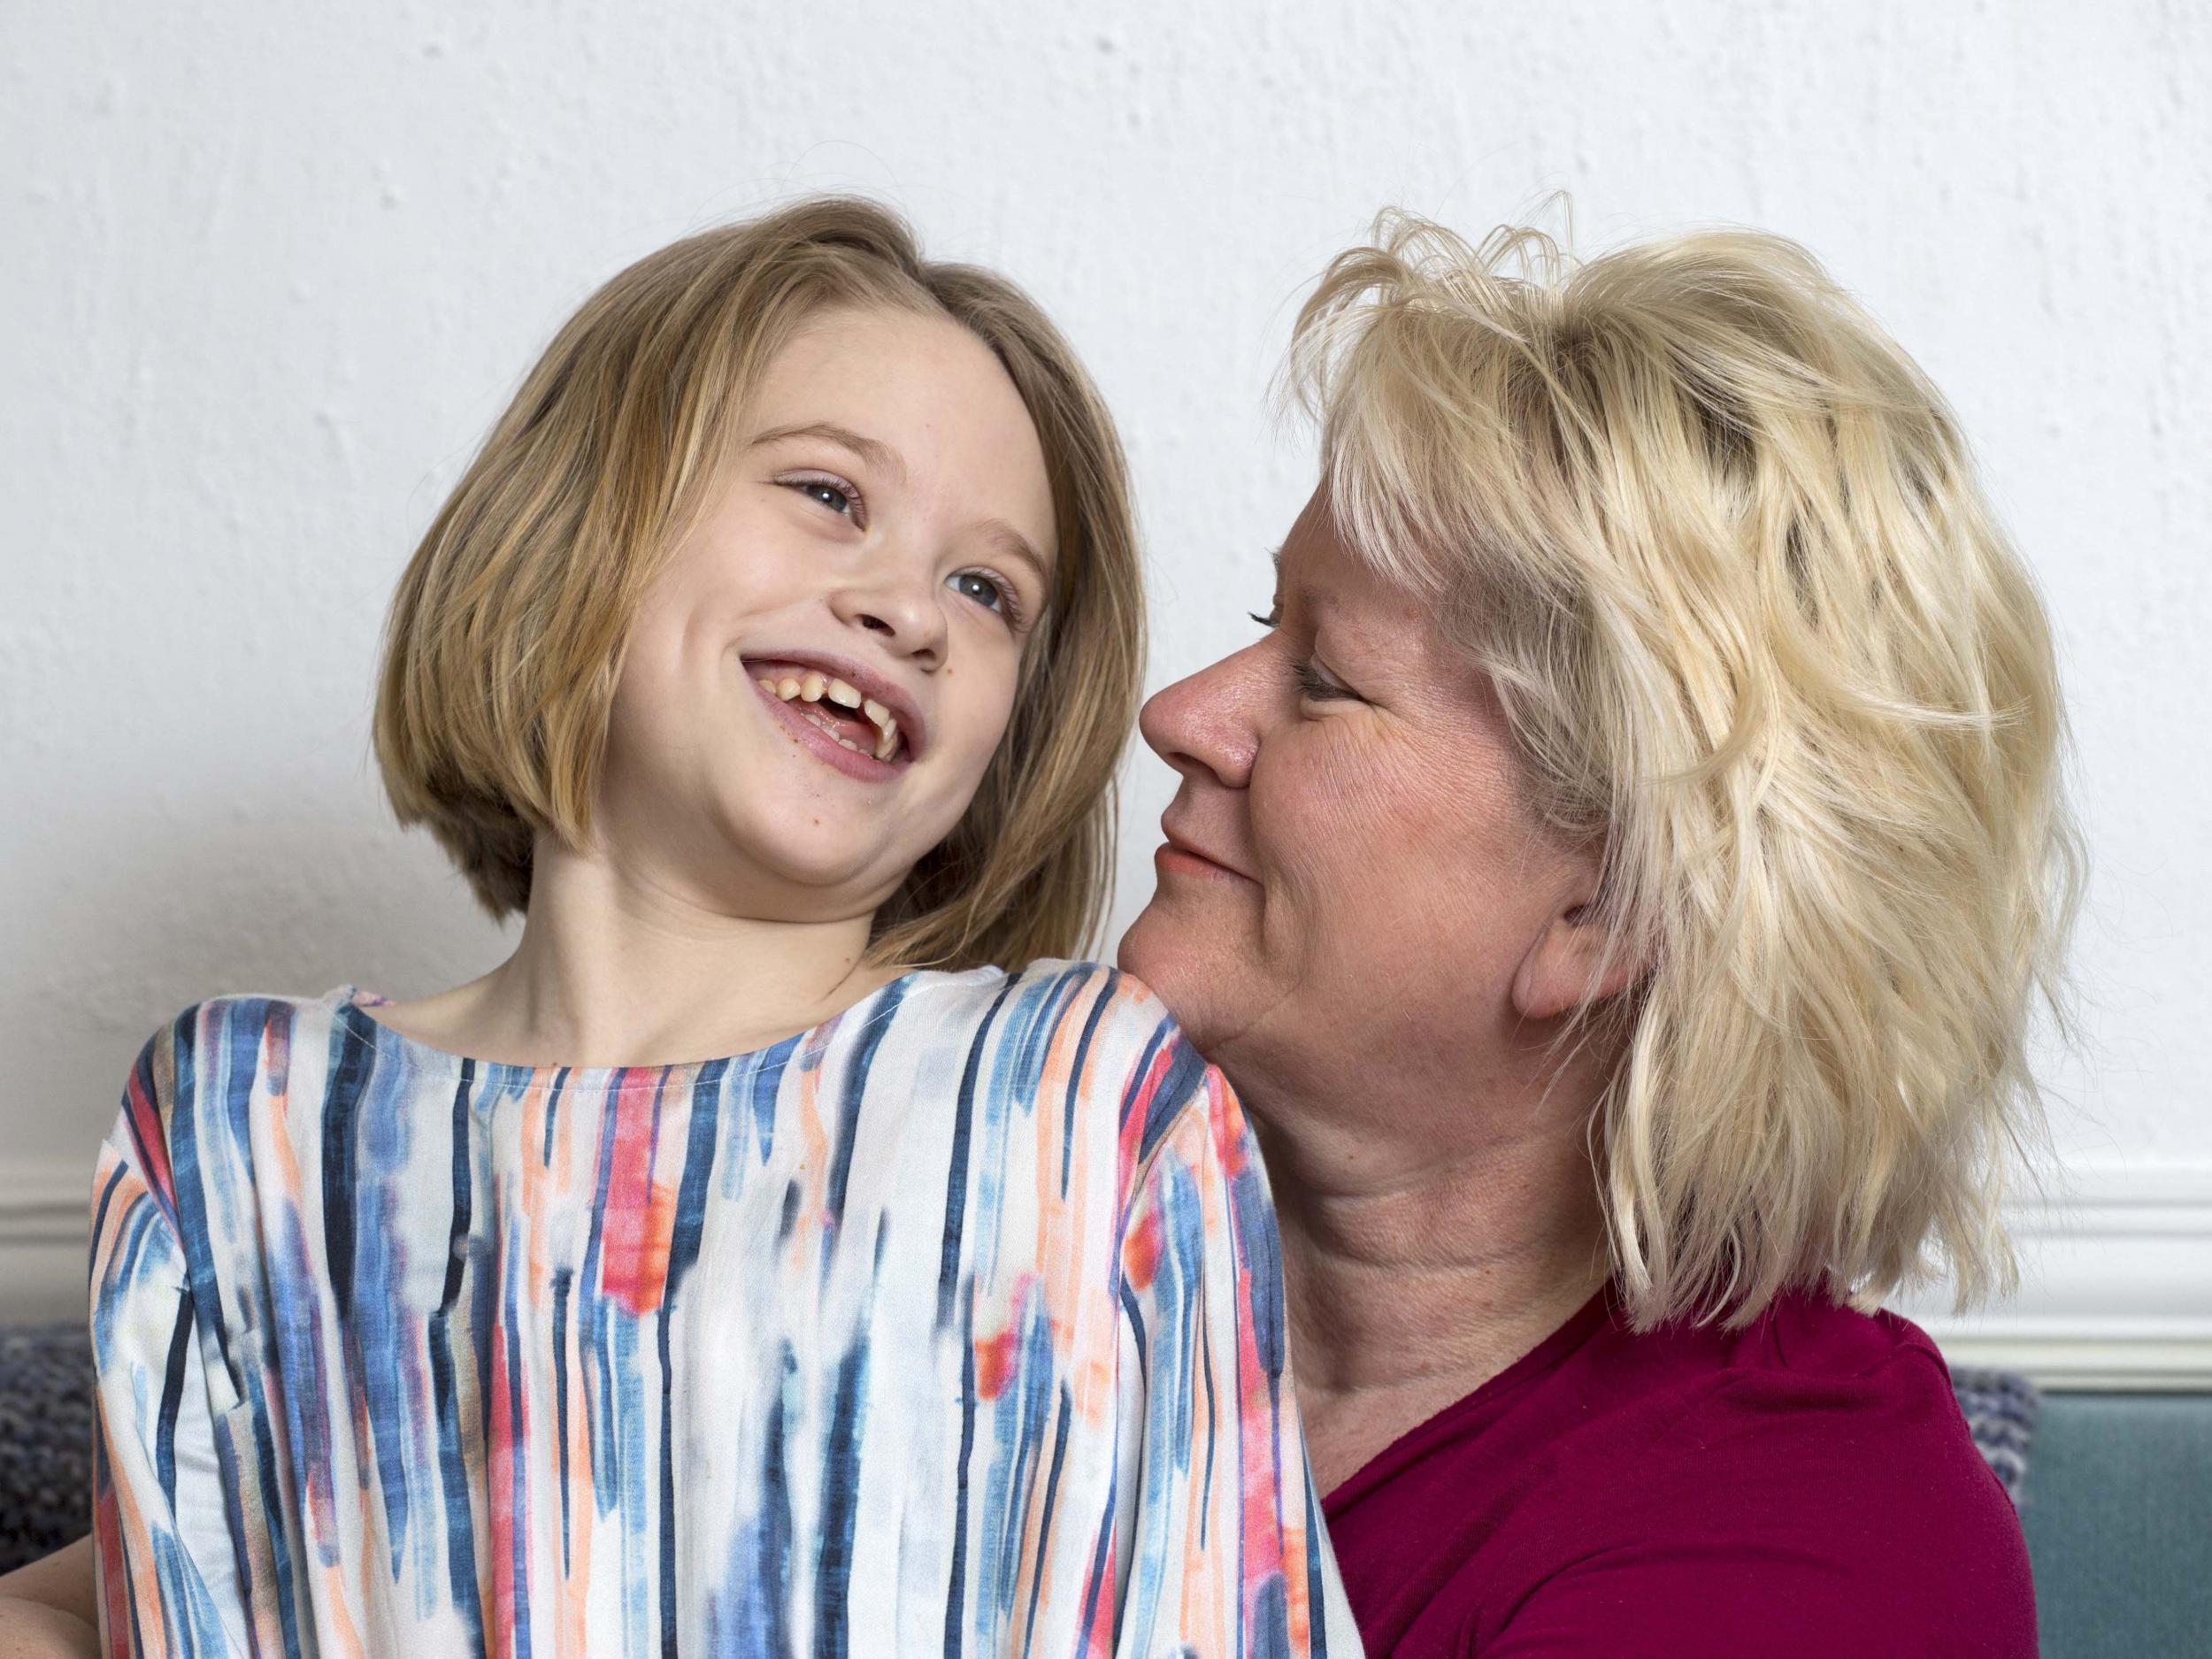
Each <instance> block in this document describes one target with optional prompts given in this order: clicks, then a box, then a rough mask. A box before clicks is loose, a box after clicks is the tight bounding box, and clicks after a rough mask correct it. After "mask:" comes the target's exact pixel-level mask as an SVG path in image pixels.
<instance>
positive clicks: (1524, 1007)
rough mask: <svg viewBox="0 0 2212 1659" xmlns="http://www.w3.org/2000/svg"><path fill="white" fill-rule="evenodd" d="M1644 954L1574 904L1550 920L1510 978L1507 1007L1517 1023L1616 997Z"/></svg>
mask: <svg viewBox="0 0 2212 1659" xmlns="http://www.w3.org/2000/svg"><path fill="white" fill-rule="evenodd" d="M1647 966H1649V963H1648V960H1647V956H1646V954H1645V953H1644V952H1643V951H1642V950H1640V949H1636V948H1634V947H1633V946H1632V945H1631V944H1630V942H1629V941H1627V940H1625V939H1624V938H1622V937H1621V936H1620V934H1619V933H1617V932H1616V931H1615V930H1614V929H1613V928H1612V927H1610V926H1608V925H1607V924H1606V922H1605V921H1604V920H1603V919H1602V918H1601V917H1600V916H1599V915H1598V913H1597V907H1596V906H1595V905H1594V904H1592V903H1590V902H1587V901H1582V902H1576V903H1574V904H1571V905H1570V906H1568V907H1567V908H1566V909H1565V910H1562V911H1560V913H1559V914H1558V915H1556V916H1555V917H1553V918H1551V920H1550V921H1549V922H1548V923H1547V924H1546V925H1545V926H1544V930H1543V931H1542V932H1541V933H1539V934H1537V936H1536V939H1535V941H1534V942H1533V943H1532V944H1531V945H1530V946H1529V948H1528V954H1527V955H1525V956H1523V957H1522V958H1521V965H1520V966H1519V967H1518V968H1517V969H1516V970H1515V971H1514V974H1513V1007H1514V1010H1515V1011H1517V1013H1518V1014H1519V1015H1520V1016H1521V1018H1523V1019H1530V1020H1546V1019H1557V1018H1559V1017H1560V1016H1561V1015H1563V1014H1569V1013H1572V1012H1574V1011H1575V1010H1577V1009H1579V1008H1582V1007H1585V1006H1589V1005H1594V1004H1595V1003H1598V1002H1603V1001H1605V999H1606V998H1607V997H1609V996H1615V995H1619V993H1621V992H1622V991H1624V990H1626V989H1627V988H1628V987H1630V986H1631V985H1633V984H1634V983H1635V982H1636V981H1637V980H1638V979H1641V978H1642V977H1643V975H1644V971H1645V969H1646V968H1647Z"/></svg>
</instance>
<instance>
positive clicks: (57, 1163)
mask: <svg viewBox="0 0 2212 1659" xmlns="http://www.w3.org/2000/svg"><path fill="white" fill-rule="evenodd" d="M91 1206H92V1159H91V1157H90V1156H86V1157H85V1158H84V1160H83V1161H82V1162H81V1163H80V1162H70V1161H65V1160H59V1159H56V1160H50V1161H32V1162H24V1161H6V1162H0V1322H15V1321H19V1320H28V1319H81V1318H82V1317H84V1316H85V1241H86V1235H87V1233H88V1231H89V1229H90V1225H91Z"/></svg>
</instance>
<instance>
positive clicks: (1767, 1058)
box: [1289, 212, 2080, 1327]
mask: <svg viewBox="0 0 2212 1659" xmlns="http://www.w3.org/2000/svg"><path fill="white" fill-rule="evenodd" d="M1289 387H1290V388H1291V390H1292V391H1293V392H1294V394H1295V395H1296V396H1298V398H1299V399H1300V400H1301V402H1302V403H1303V405H1304V406H1305V407H1306V408H1308V409H1309V410H1310V411H1312V412H1313V413H1314V414H1316V415H1317V417H1318V419H1319V422H1320V426H1321V432H1322V442H1323V451H1324V460H1323V468H1324V475H1325V489H1326V491H1327V498H1328V501H1329V503H1330V504H1331V506H1332V508H1333V513H1334V517H1335V519H1336V523H1337V526H1338V529H1339V532H1340V534H1341V536H1342V537H1343V539H1344V541H1346V542H1347V544H1348V546H1349V547H1350V548H1352V549H1354V550H1355V551H1356V553H1357V554H1358V555H1359V556H1360V557H1363V559H1364V560H1365V561H1366V562H1367V564H1368V565H1369V566H1370V568H1371V569H1372V570H1373V571H1375V572H1377V573H1379V575H1381V576H1382V577H1384V578H1386V579H1387V580H1391V581H1393V582H1395V583H1398V584H1402V586H1403V587H1404V588H1408V589H1410V590H1412V591H1413V592H1415V593H1416V594H1417V595H1421V596H1422V597H1423V598H1424V599H1425V601H1426V602H1427V603H1429V605H1430V606H1431V608H1432V611H1433V612H1434V614H1436V615H1437V616H1438V617H1439V618H1440V619H1441V621H1442V623H1443V626H1445V627H1446V628H1447V630H1448V632H1449V633H1450V634H1451V635H1452V636H1453V637H1454V638H1455V640H1456V641H1458V642H1459V643H1460V644H1461V645H1462V646H1463V648H1464V649H1465V650H1466V651H1467V653H1468V654H1469V655H1470V657H1471V659H1472V660H1473V661H1474V662H1475V663H1476V664H1479V666H1480V667H1481V668H1482V669H1483V670H1485V671H1486V672H1487V673H1488V674H1489V675H1490V676H1491V677H1492V678H1493V680H1494V682H1495V684H1496V687H1497V689H1498V693H1499V695H1500V696H1501V698H1502V703H1503V707H1504V710H1505V712H1506V715H1507V718H1508V719H1509V723H1510V726H1511V730H1512V733H1513V735H1514V739H1515V741H1516V744H1517V749H1518V753H1519V757H1520V759H1521V762H1522V765H1523V771H1524V774H1525V782H1526V787H1527V793H1528V795H1529V798H1530V801H1531V804H1532V807H1533V809H1534V810H1536V812H1537V813H1538V814H1539V815H1540V818H1541V819H1542V820H1543V821H1544V822H1545V823H1546V824H1547V825H1548V826H1550V828H1551V829H1553V830H1554V831H1555V832H1556V833H1558V834H1560V835H1562V836H1563V837H1566V838H1569V839H1570V840H1571V841H1574V842H1576V843H1578V844H1586V845H1592V846H1596V847H1599V848H1601V849H1602V870H1603V879H1602V885H1601V900H1600V904H1601V913H1602V914H1603V915H1604V916H1605V917H1606V918H1607V919H1609V921H1610V922H1611V924H1612V925H1613V937H1614V939H1615V940H1616V941H1617V943H1616V947H1615V948H1616V949H1619V950H1624V951H1631V952H1633V953H1635V956H1636V960H1637V961H1638V962H1640V963H1641V964H1645V971H1644V972H1643V974H1642V977H1641V978H1640V980H1639V981H1638V983H1637V985H1636V987H1635V988H1634V989H1633V990H1632V991H1631V992H1630V993H1628V994H1627V995H1625V996H1624V998H1622V999H1621V1001H1620V1005H1619V1006H1618V1008H1617V1014H1618V1016H1619V1017H1620V1020H1621V1025H1622V1029H1623V1033H1624V1035H1623V1037H1622V1043H1623V1048H1622V1051H1621V1059H1620V1061H1619V1064H1618V1066H1617V1070H1616V1071H1615V1072H1614V1073H1613V1076H1612V1080H1611V1082H1610V1085H1609V1087H1608V1089H1607V1092H1606V1094H1605V1095H1604V1097H1603V1100H1602V1102H1601V1106H1600V1108H1599V1110H1598V1113H1597V1115H1596V1117H1595V1118H1594V1122H1593V1125H1592V1134H1593V1150H1594V1163H1595V1165H1596V1169H1597V1179H1598V1181H1599V1184H1600V1189H1601V1200H1602V1202H1603V1206H1604V1210H1605V1213H1606V1216H1607V1218H1608V1225H1609V1232H1610V1237H1611V1248H1612V1252H1613V1257H1614V1269H1615V1272H1616V1276H1617V1280H1618V1282H1619V1285H1620V1286H1621V1288H1622V1292H1623V1294H1624V1300H1625V1302H1626V1304H1627V1307H1628V1310H1629V1311H1630V1313H1631V1315H1632V1317H1633V1318H1634V1320H1635V1321H1636V1323H1637V1324H1638V1325H1641V1326H1646V1327H1647V1326H1649V1325H1653V1324H1655V1323H1658V1322H1660V1321H1662V1320H1665V1319H1669V1318H1674V1317H1720V1318H1723V1319H1725V1320H1727V1321H1728V1322H1730V1323H1741V1322H1744V1321H1747V1320H1748V1319H1750V1318H1751V1317H1754V1316H1755V1314H1756V1313H1757V1312H1758V1311H1759V1310H1761V1309H1762V1308H1763V1307H1764V1306H1765V1305H1766V1303H1767V1302H1768V1301H1769V1300H1770V1298H1771V1297H1772V1296H1773V1295H1774V1294H1776V1293H1777V1292H1778V1290H1780V1289H1782V1288H1784V1287H1785V1286H1818V1287H1821V1288H1824V1290H1826V1291H1827V1292H1828V1293H1830V1294H1835V1295H1838V1296H1849V1297H1852V1298H1854V1299H1855V1300H1856V1301H1857V1302H1859V1304H1860V1305H1862V1306H1871V1305H1873V1304H1875V1303H1877V1302H1879V1301H1880V1300H1882V1299H1883V1298H1885V1297H1886V1296H1887V1295H1888V1294H1890V1293H1891V1292H1892V1291H1893V1289H1895V1288H1896V1287H1898V1286H1901V1285H1904V1284H1908V1283H1911V1282H1914V1281H1916V1280H1918V1279H1923V1278H1924V1277H1926V1276H1929V1275H1932V1274H1935V1273H1938V1272H1947V1274H1948V1276H1949V1277H1950V1278H1951V1279H1952V1280H1953V1281H1954V1283H1955V1286H1956V1293H1957V1296H1958V1300H1959V1302H1960V1303H1961V1305H1963V1304H1964V1303H1965V1302H1967V1301H1969V1300H1970V1299H1972V1298H1975V1297H1978V1296H1979V1295H1982V1294H1987V1293H1988V1292H1990V1291H1991V1290H1993V1289H1998V1288H2002V1287H2005V1286H2008V1285H2009V1284H2010V1283H2011V1281H2012V1277H2013V1272H2014V1269H2013V1263H2012V1257H2011V1253H2010V1250H2009V1248H2008V1244H2007V1242H2006V1240H2005V1238H2004V1234H2003V1232H2002V1229H2001V1225H2000V1223H1999V1216H1998V1206H1999V1201H2000V1198H2001V1192H2002V1189H2003V1187H2004V1184H2005V1182H2006V1180H2007V1179H2008V1171H2011V1170H2013V1169H2016V1168H2017V1167H2020V1166H2021V1159H2020V1156H2019V1155H2020V1154H2022V1153H2032V1152H2033V1151H2034V1150H2035V1149H2036V1148H2038V1147H2039V1145H2040V1144H2041V1137H2042V1115H2041V1106H2040V1101H2039V1094H2038V1091H2037V1087H2036V1084H2035V1080H2034V1079H2033V1078H2032V1076H2031V1074H2030V1071H2029V1068H2028V1064H2027V1058H2026V1052H2025V1046H2024V1044H2025V1038H2026V1032H2027V1028H2028V1025H2029V1023H2030V1018H2031V1015H2032V1010H2033V1007H2034V1005H2035V1004H2036V1003H2037V1002H2038V1001H2039V993H2041V994H2043V995H2044V997H2045V998H2047V1000H2048V1001H2049V1002H2050V1004H2051V1006H2052V1007H2053V1008H2054V1010H2056V1009H2057V1008H2058V995H2059V990H2060V980H2059V976H2058V964H2059V958H2060V955H2061V952H2062V948H2063V943H2064V941H2065V937H2066V933H2067V931H2068V927H2069V925H2070V919H2071V915H2072V910H2073V905H2074V899H2075V895H2076V892H2077V890H2078V883H2079V873H2080V857H2079V852H2078V841H2077V838H2076V835H2075V833H2074V830H2073V828H2072V826H2071V822H2070V818H2069V816H2068V813H2067V810H2066V808H2065V804H2064V802H2063V799H2062V791H2061V787H2060V771H2061V757H2062V743H2063V723H2062V711H2061V708H2060V703H2059V692H2058V683H2057V677H2056V673H2055V664H2054V661H2053V650H2052V642H2051V635H2050V630H2049V627H2048V625H2047V621H2046V618H2045V617H2044V613H2043V610H2042V607H2041V605H2040V603H2039V600H2038V598H2037V595H2036V591H2035V588H2034V586H2033V584H2032V581H2031V580H2030V578H2029V575H2028V572H2027V571H2026V570H2025V568H2024V566H2023V565H2022V563H2021V561H2020V559H2019V557H2017V556H2016V554H2015V553H2014V551H2013V549H2011V547H2010V546H2009V545H2008V542H2007V541H2006V538H2005V535H2004V534H2003V532H2002V531H2001V529H2000V527H1999V526H1998V524H1997V522H1996V520H1995V518H1994V517H1993V514H1992V512H1991V510H1990V507H1989V503H1988V502H1987V501H1986V500H1985V497H1984V495H1983V493H1982V490H1981V488H1980V486H1979V485H1978V482H1977V481H1976V480H1975V477H1974V474H1973V470H1972V467H1971V465H1970V460H1969V457H1968V454H1967V449H1966V445H1965V442H1964V441H1963V439H1962V437H1961V435H1960V433H1959V429H1958V426H1957V424H1956V422H1955V419H1953V417H1952V415H1951V413H1950V411H1949V410H1948V409H1947V407H1946V405H1945V403H1944V401H1943V399H1942V397H1941V396H1939V394H1938V392H1937V391H1936V389H1935V388H1934V387H1933V386H1932V385H1931V384H1930V383H1929V381H1928V380H1927V379H1926V378H1925V377H1924V375H1923V374H1922V373H1921V372H1920V371H1919V369H1918V368H1917V367H1916V366H1915V365H1914V364H1913V363H1912V362H1911V360H1910V359H1909V358H1908V357H1906V355H1905V354H1904V352H1903V351H1902V350H1901V349H1899V348H1898V346H1897V345H1896V344H1895V343H1894V342H1893V341H1891V340H1890V339H1889V338H1888V336H1887V335H1886V334H1884V333H1883V331H1882V330H1881V329H1880V327H1879V326H1877V325H1876V323H1875V322H1874V321H1873V319H1871V318H1870V316H1869V315H1868V314H1867V313H1866V311H1863V309H1862V308H1861V307H1860V306H1859V305H1858V304H1856V303H1855V302H1854V301H1853V300H1852V299H1851V298H1850V297H1849V296H1847V295H1846V294H1845V293H1844V292H1843V291H1842V290H1841V289H1840V288H1838V287H1837V286H1836V284H1835V282H1834V281H1833V280H1832V279H1831V278H1830V277H1829V276H1828V275H1827V274H1826V273H1825V272H1824V271H1823V270H1822V269H1821V267H1820V265H1818V264H1816V262H1815V261H1814V259H1813V258H1812V257H1811V256H1810V255H1809V254H1808V253H1806V252H1805V251H1804V250H1802V249H1801V248H1799V247H1797V246H1795V245H1794V244H1793V243H1791V242H1786V241H1783V240H1781V239H1779V238H1778V237H1774V236H1768V235H1762V234H1752V233H1747V232H1722V233H1713V234H1694V235H1685V236H1679V237H1675V238H1671V239H1668V240H1664V241H1658V242H1649V243H1647V244H1644V245H1642V246H1638V247H1632V248H1629V249H1627V250H1623V251H1620V252H1616V253H1611V254H1608V255H1605V256H1604V257H1598V258H1594V259H1592V260H1590V261H1588V262H1587V263H1577V262H1575V261H1573V260H1572V259H1571V258H1570V257H1568V256H1567V255H1566V254H1564V253H1563V251H1562V250H1561V249H1560V248H1559V247H1558V246H1557V245H1556V244H1555V242H1553V241H1552V240H1551V239H1550V238H1548V237H1547V236H1545V235H1544V234H1540V233H1539V232H1536V231H1533V230H1528V229H1518V228H1511V227H1504V228H1501V229H1500V230H1499V231H1498V232H1496V233H1495V234H1493V235H1492V236H1491V237H1490V238H1489V240H1487V241H1486V242H1484V243H1483V244H1482V246H1481V247H1480V248H1479V249H1477V248H1471V247H1470V246H1469V245H1468V244H1467V243H1465V242H1463V241H1461V240H1460V239H1459V238H1457V237H1455V236H1454V235H1453V234H1451V233H1449V232H1448V231H1446V230H1444V229H1442V228H1440V227H1437V226H1435V225H1432V224H1430V223H1427V222H1425V221H1424V220H1422V219H1417V218H1415V217H1412V216H1410V215H1408V214H1403V213H1396V212H1392V213H1386V214H1385V215H1384V216H1383V217H1382V219H1380V220H1379V221H1378V223H1377V226H1376V229H1375V234H1374V239H1373V245H1372V246H1369V247H1362V248H1358V249H1355V250H1350V251H1348V252H1347V253H1345V254H1343V255H1341V256H1340V257H1338V258H1337V259H1336V260H1335V262H1334V263H1333V265H1331V266H1330V267H1329V270H1328V272H1327V273H1326V274H1325V277H1324V278H1323V280H1322V281H1321V284H1320V286H1319V288H1318V290H1317V292H1316V293H1315V294H1314V295H1313V296H1312V297H1311V298H1310V300H1309V301H1308V302H1307V303H1306V305H1305V307H1304V309H1303V311H1302V313H1301V315H1300V317H1299V319H1298V324H1297V330H1296V336H1295V344H1294V349H1293V353H1292V357H1291V360H1290V368H1289ZM1584 1034H1585V1035H1586V1034H1588V1033H1587V1031H1586V1032H1585V1033H1584Z"/></svg>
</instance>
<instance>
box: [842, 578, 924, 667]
mask: <svg viewBox="0 0 2212 1659" xmlns="http://www.w3.org/2000/svg"><path fill="white" fill-rule="evenodd" d="M830 610H831V611H832V613H833V615H835V616H836V618H837V619H838V620H839V621H841V622H842V623H844V624H845V625H846V626H848V627H855V628H859V629H861V630H863V631H864V632H866V633H869V634H874V635H875V636H876V640H877V643H878V644H879V645H880V646H882V647H883V648H884V649H887V650H888V651H890V652H891V653H892V654H893V655H895V656H898V657H910V658H912V659H913V660H915V661H916V662H918V663H919V664H921V666H923V667H924V668H934V667H936V666H937V664H939V663H941V662H942V661H943V660H944V655H945V628H946V622H945V608H944V606H943V605H942V604H941V603H939V595H938V587H937V580H936V575H935V572H912V573H905V572H896V571H891V570H886V569H882V568H879V569H877V570H875V571H873V572H869V573H868V574H867V575H865V576H864V577H858V578H856V579H855V580H851V581H849V582H847V583H845V584H843V585H842V586H841V587H840V588H838V589H837V590H836V592H834V593H833V594H832V595H830Z"/></svg>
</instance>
